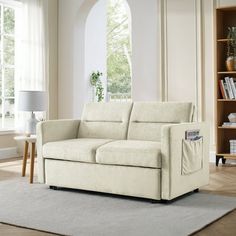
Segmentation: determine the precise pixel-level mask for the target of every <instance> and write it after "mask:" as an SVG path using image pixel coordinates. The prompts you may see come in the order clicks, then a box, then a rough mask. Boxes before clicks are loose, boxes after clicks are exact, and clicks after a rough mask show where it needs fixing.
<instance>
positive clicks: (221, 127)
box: [218, 126, 236, 129]
mask: <svg viewBox="0 0 236 236" xmlns="http://www.w3.org/2000/svg"><path fill="white" fill-rule="evenodd" d="M218 129H236V126H235V127H223V126H218Z"/></svg>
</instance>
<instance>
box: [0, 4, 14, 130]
mask: <svg viewBox="0 0 236 236" xmlns="http://www.w3.org/2000/svg"><path fill="white" fill-rule="evenodd" d="M14 84H15V9H14V8H13V7H11V6H8V5H5V4H1V2H0V130H5V129H14V117H15V112H14V110H15V91H14V87H15V86H14Z"/></svg>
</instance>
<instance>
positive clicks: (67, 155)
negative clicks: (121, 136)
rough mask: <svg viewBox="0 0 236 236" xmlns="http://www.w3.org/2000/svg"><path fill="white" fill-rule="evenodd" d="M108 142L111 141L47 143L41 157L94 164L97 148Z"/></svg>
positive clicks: (72, 140)
mask: <svg viewBox="0 0 236 236" xmlns="http://www.w3.org/2000/svg"><path fill="white" fill-rule="evenodd" d="M110 141H112V140H109V139H86V138H81V139H69V140H63V141H57V142H49V143H46V144H44V145H43V157H44V158H50V159H60V160H69V161H79V162H90V163H95V154H96V150H97V148H98V147H100V146H101V145H103V144H106V143H108V142H110Z"/></svg>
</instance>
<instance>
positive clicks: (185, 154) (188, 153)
mask: <svg viewBox="0 0 236 236" xmlns="http://www.w3.org/2000/svg"><path fill="white" fill-rule="evenodd" d="M182 145H183V146H182V174H183V175H187V174H191V173H193V172H195V171H198V170H200V169H202V162H203V138H199V139H197V140H185V139H183V143H182Z"/></svg>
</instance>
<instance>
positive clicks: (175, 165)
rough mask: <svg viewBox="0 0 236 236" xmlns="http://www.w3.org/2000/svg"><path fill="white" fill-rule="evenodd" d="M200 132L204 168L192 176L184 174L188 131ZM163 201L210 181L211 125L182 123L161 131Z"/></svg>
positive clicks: (166, 127)
mask: <svg viewBox="0 0 236 236" xmlns="http://www.w3.org/2000/svg"><path fill="white" fill-rule="evenodd" d="M193 129H197V130H200V136H202V140H203V141H202V166H201V169H199V170H198V171H195V172H193V173H190V174H183V173H182V165H183V164H182V156H183V154H182V153H183V147H182V145H183V140H185V132H186V131H187V130H193ZM161 132H162V133H161V153H162V170H161V173H162V178H161V181H162V183H161V184H162V185H161V186H162V199H167V200H171V199H173V198H175V197H178V196H180V195H182V194H184V193H187V192H190V191H192V190H194V189H197V188H199V187H201V186H203V185H206V184H208V181H209V125H207V124H206V123H181V124H171V125H164V126H163V127H162V131H161Z"/></svg>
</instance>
